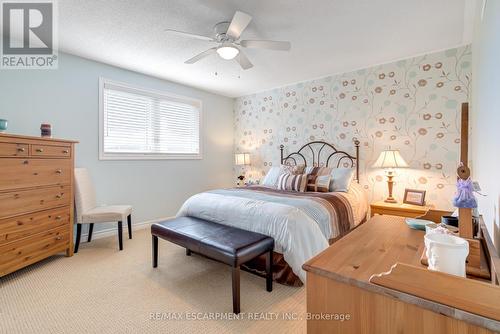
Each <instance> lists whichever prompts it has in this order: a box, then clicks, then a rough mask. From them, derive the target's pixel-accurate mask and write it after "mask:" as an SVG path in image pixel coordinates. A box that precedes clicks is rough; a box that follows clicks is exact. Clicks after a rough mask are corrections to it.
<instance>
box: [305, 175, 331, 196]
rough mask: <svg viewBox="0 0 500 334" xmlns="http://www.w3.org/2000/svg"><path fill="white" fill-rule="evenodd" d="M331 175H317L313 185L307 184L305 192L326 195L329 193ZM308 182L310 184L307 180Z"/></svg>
mask: <svg viewBox="0 0 500 334" xmlns="http://www.w3.org/2000/svg"><path fill="white" fill-rule="evenodd" d="M331 178H332V176H331V175H319V176H317V177H316V178H315V179H314V183H307V191H316V192H320V193H327V192H329V191H330V179H331ZM308 182H310V181H309V180H308Z"/></svg>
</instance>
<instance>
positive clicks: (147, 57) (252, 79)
mask: <svg viewBox="0 0 500 334" xmlns="http://www.w3.org/2000/svg"><path fill="white" fill-rule="evenodd" d="M470 1H473V0H246V1H244V0H234V1H230V0H165V1H158V0H157V1H153V0H143V1H132V0H106V1H104V0H63V1H59V36H60V37H59V46H60V49H61V51H63V52H67V53H71V54H75V55H79V56H82V57H85V58H90V59H93V60H97V61H101V62H104V63H108V64H112V65H116V66H119V67H123V68H126V69H130V70H133V71H137V72H141V73H145V74H149V75H153V76H156V77H160V78H163V79H167V80H171V81H174V82H179V83H183V84H186V85H189V86H194V87H197V88H201V89H203V90H207V91H210V92H215V93H218V94H221V95H225V96H229V97H237V96H242V95H247V94H251V93H255V92H259V91H264V90H267V89H271V88H275V87H279V86H284V85H287V84H291V83H296V82H300V81H305V80H308V79H313V78H318V77H322V76H326V75H329V74H335V73H341V72H348V71H351V70H355V69H359V68H364V67H369V66H372V65H376V64H381V63H386V62H390V61H393V60H396V59H401V58H406V57H410V56H413V55H417V54H422V53H425V52H430V51H436V50H442V49H446V48H451V47H455V46H458V45H462V44H465V43H469V42H470V39H471V36H470V35H471V33H470V32H471V26H472V22H471V19H470V18H471V17H472V16H473V15H471V14H470V11H471V8H470V7H471V6H470V5H469V4H468V3H470ZM236 10H240V11H243V12H246V13H248V14H250V15H252V16H253V21H252V22H251V23H250V25H249V26H248V28H247V29H246V30H245V31H244V33H243V35H242V38H243V39H272V40H288V41H290V42H291V43H292V50H291V51H290V52H279V51H270V50H256V49H247V50H245V52H246V54H247V56H248V57H249V58H250V60H251V61H252V62H253V64H254V67H253V68H252V69H249V70H247V71H243V70H240V68H239V65H238V64H237V63H236V62H235V61H227V60H223V59H221V58H219V57H218V56H217V55H213V56H210V57H209V58H206V59H203V60H201V61H200V62H198V63H196V64H194V65H187V64H184V61H185V60H187V59H188V58H190V57H192V56H194V55H196V54H198V53H199V52H202V51H204V50H206V49H208V48H210V47H212V46H214V45H213V44H212V43H210V42H205V41H202V40H195V39H188V38H183V37H179V36H174V35H170V34H168V33H166V32H164V29H166V28H171V29H178V30H184V31H189V32H193V33H198V34H203V35H210V36H211V34H212V27H213V25H214V24H215V23H217V22H220V21H227V20H231V18H232V16H233V14H234V12H235V11H236ZM215 72H217V73H218V75H217V76H215V75H214V73H215ZM238 76H240V77H238Z"/></svg>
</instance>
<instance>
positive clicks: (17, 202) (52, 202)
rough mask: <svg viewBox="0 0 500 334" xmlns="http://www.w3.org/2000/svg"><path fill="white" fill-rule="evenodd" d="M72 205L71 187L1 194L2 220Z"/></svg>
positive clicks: (0, 213) (0, 214)
mask: <svg viewBox="0 0 500 334" xmlns="http://www.w3.org/2000/svg"><path fill="white" fill-rule="evenodd" d="M70 203H71V191H70V186H54V187H47V188H42V189H33V190H20V191H11V192H8V193H0V219H2V218H7V217H11V216H17V215H21V214H25V213H29V212H33V211H41V210H47V209H51V208H55V207H60V206H67V205H69V204H70Z"/></svg>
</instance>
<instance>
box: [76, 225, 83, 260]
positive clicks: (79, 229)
mask: <svg viewBox="0 0 500 334" xmlns="http://www.w3.org/2000/svg"><path fill="white" fill-rule="evenodd" d="M81 236H82V224H76V241H75V253H78V247H79V246H80V238H81Z"/></svg>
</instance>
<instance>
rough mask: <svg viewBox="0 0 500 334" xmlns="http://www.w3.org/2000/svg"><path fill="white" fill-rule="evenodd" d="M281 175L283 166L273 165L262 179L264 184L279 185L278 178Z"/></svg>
mask: <svg viewBox="0 0 500 334" xmlns="http://www.w3.org/2000/svg"><path fill="white" fill-rule="evenodd" d="M280 175H281V167H278V166H276V167H271V168H270V169H269V170H268V171H267V174H266V176H264V179H263V180H262V185H263V186H268V187H274V188H276V186H277V185H278V178H279V176H280Z"/></svg>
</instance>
